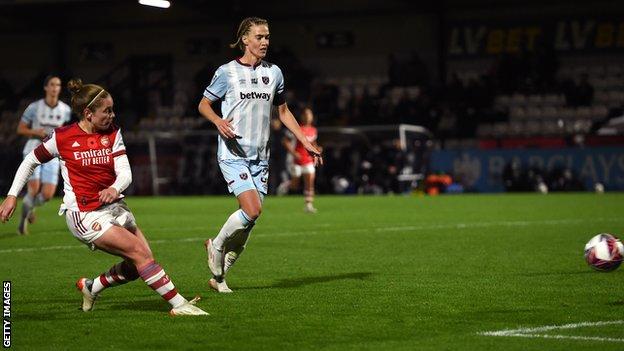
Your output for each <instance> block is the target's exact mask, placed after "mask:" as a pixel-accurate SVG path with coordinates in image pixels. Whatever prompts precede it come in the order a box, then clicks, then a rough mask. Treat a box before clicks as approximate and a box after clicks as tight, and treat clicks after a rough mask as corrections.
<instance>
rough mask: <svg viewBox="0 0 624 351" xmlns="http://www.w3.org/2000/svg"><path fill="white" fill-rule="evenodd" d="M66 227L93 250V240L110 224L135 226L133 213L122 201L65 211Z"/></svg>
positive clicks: (107, 228)
mask: <svg viewBox="0 0 624 351" xmlns="http://www.w3.org/2000/svg"><path fill="white" fill-rule="evenodd" d="M65 220H66V221H67V227H69V230H70V231H71V232H72V234H74V236H75V237H76V238H77V239H78V240H80V241H82V242H83V243H85V244H86V245H87V246H89V248H90V249H91V250H95V244H93V242H94V241H95V240H97V239H98V238H99V237H101V236H102V235H104V233H106V231H107V230H109V229H110V228H111V227H112V226H114V225H116V226H120V227H124V228H126V229H133V228H135V227H136V220H135V218H134V215H133V214H132V212H131V211H130V209H129V208H128V205H126V203H125V202H123V201H121V200H120V201H117V202H115V203H112V204H109V205H105V206H102V207H100V208H98V209H97V210H95V211H89V212H79V211H70V210H67V211H66V212H65Z"/></svg>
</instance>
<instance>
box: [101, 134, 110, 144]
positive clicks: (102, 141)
mask: <svg viewBox="0 0 624 351" xmlns="http://www.w3.org/2000/svg"><path fill="white" fill-rule="evenodd" d="M100 144H102V146H104V147H108V145H110V139H108V136H107V135H104V136H103V137H101V138H100Z"/></svg>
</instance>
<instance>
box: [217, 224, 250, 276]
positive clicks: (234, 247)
mask: <svg viewBox="0 0 624 351" xmlns="http://www.w3.org/2000/svg"><path fill="white" fill-rule="evenodd" d="M254 225H255V223H252V224H250V225H249V226H248V227H247V228H245V230H243V231H241V232H240V233H238V235H236V236H235V237H233V238H232V240H230V241H228V242H227V243H226V244H225V250H224V251H225V257H224V262H223V275H225V274H227V272H228V270H229V269H230V268H232V266H233V265H234V263H236V260H238V258H239V257H240V255H241V254H242V253H243V251H244V250H245V247H246V246H247V242H248V241H249V234H250V233H251V230H252V229H253V227H254Z"/></svg>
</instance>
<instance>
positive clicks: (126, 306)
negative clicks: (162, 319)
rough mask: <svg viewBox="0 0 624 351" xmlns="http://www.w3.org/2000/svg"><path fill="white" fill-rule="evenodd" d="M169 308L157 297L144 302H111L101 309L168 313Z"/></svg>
mask: <svg viewBox="0 0 624 351" xmlns="http://www.w3.org/2000/svg"><path fill="white" fill-rule="evenodd" d="M170 308H171V307H170V306H169V304H167V303H166V302H165V301H164V300H162V299H160V298H159V297H158V295H155V296H154V297H153V298H149V299H145V300H138V301H137V300H135V301H119V302H112V303H110V304H108V305H106V306H104V307H102V309H106V310H134V311H157V312H168V311H169V309H170Z"/></svg>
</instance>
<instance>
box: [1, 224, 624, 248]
mask: <svg viewBox="0 0 624 351" xmlns="http://www.w3.org/2000/svg"><path fill="white" fill-rule="evenodd" d="M587 221H588V219H558V220H539V221H494V222H473V223H449V224H423V225H408V226H394V227H386V226H371V227H368V228H353V229H323V230H305V231H298V232H281V233H279V232H278V233H267V234H255V235H254V237H256V238H257V237H264V238H272V237H281V236H301V235H319V234H335V233H346V234H350V233H362V232H370V231H375V232H411V231H420V230H435V229H458V230H462V229H471V228H488V227H501V226H502V227H524V226H528V225H566V224H567V225H570V224H578V223H586V222H587ZM591 221H593V222H621V221H622V219H620V218H592V219H591ZM317 227H322V228H327V226H326V225H320V226H317ZM329 228H331V227H329ZM264 229H267V228H264ZM163 231H165V232H171V231H173V230H171V229H169V228H154V229H151V230H149V231H147V232H148V233H149V232H163ZM184 231H187V232H189V231H202V232H206V233H212V231H211V230H210V228H209V227H188V228H184ZM55 232H56V231H55ZM209 236H210V234H207V235H206V237H201V238H197V237H195V238H180V239H157V240H149V243H151V244H163V243H172V242H192V241H204V240H206V238H208V237H209ZM81 247H85V246H83V245H65V246H43V247H27V248H16V249H4V250H0V253H14V252H33V251H45V250H67V249H77V248H81Z"/></svg>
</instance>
